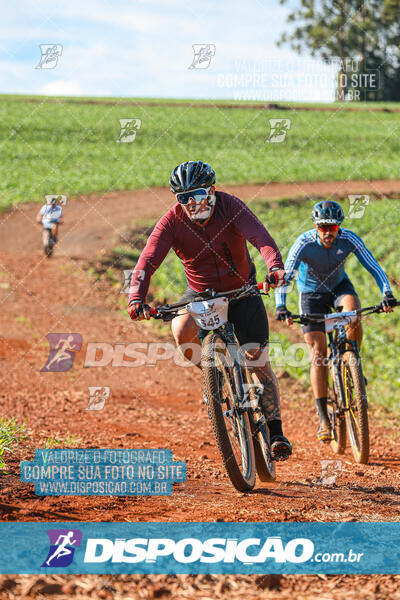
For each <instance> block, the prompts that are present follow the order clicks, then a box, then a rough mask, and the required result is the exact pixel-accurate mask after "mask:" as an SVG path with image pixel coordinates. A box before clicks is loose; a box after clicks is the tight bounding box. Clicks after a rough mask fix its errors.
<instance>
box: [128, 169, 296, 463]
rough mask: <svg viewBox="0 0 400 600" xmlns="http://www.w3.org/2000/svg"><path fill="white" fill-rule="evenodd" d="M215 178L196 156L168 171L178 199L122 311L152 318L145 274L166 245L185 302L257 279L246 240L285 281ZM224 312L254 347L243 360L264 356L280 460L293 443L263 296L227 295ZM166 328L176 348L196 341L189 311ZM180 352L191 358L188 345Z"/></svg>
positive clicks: (248, 215) (265, 397) (260, 234)
mask: <svg viewBox="0 0 400 600" xmlns="http://www.w3.org/2000/svg"><path fill="white" fill-rule="evenodd" d="M214 183H215V173H214V171H213V169H212V168H211V167H210V165H208V164H206V163H203V162H202V161H200V160H199V161H188V162H185V163H183V164H181V165H178V166H177V167H176V168H175V169H174V170H173V171H172V174H171V178H170V189H171V191H172V192H173V193H174V194H175V199H176V203H174V205H173V207H172V208H171V209H170V210H169V211H168V212H167V213H166V214H165V215H164V216H163V217H162V218H161V219H160V220H159V221H158V223H157V224H156V226H155V228H154V230H153V232H152V233H151V235H150V237H149V239H148V241H147V244H146V247H145V248H144V250H143V252H142V253H141V255H140V258H139V260H138V263H137V265H136V268H135V270H134V272H133V276H132V282H131V294H130V296H129V309H128V310H129V314H130V316H131V318H132V319H143V318H146V319H149V318H150V313H149V306H148V305H147V304H146V295H147V291H148V289H149V283H150V278H151V276H152V275H153V273H154V271H155V270H156V269H158V267H159V266H160V265H161V263H162V261H163V260H164V258H165V257H166V255H167V253H168V251H169V250H170V248H173V249H174V251H175V253H176V255H177V256H178V257H179V258H180V260H181V261H182V263H183V266H184V269H185V274H186V278H187V282H188V288H187V290H186V291H185V293H184V294H183V296H182V298H181V299H180V302H185V301H187V302H190V301H191V300H192V299H193V298H194V297H195V296H196V295H198V294H199V293H200V292H204V291H205V290H206V289H207V288H212V289H214V290H215V291H217V292H224V291H228V290H231V289H236V288H239V287H242V286H244V285H245V284H248V283H255V282H256V271H255V266H254V262H253V261H252V260H251V258H250V256H249V253H248V250H247V246H246V240H248V241H249V242H250V243H251V244H253V246H255V247H256V248H257V249H258V250H259V251H260V253H261V255H262V257H263V259H264V261H265V263H266V265H267V267H268V270H269V278H270V279H272V280H273V287H276V286H278V285H283V284H284V282H285V272H284V270H283V263H282V258H281V255H280V253H279V250H278V248H277V245H276V244H275V242H274V240H273V239H272V237H271V236H270V234H269V233H268V231H267V230H266V229H265V227H264V226H263V225H262V223H260V221H259V220H258V219H257V217H256V216H255V215H254V214H253V213H252V211H251V210H250V209H249V208H248V207H247V206H246V204H244V202H242V201H241V200H239V199H238V198H236V197H235V196H231V195H230V194H226V193H224V192H219V191H216V190H215V186H214ZM264 287H265V289H267V288H268V284H267V283H266V284H265V286H264ZM228 318H229V320H230V321H231V322H232V323H233V324H234V327H235V332H236V335H237V338H238V340H239V343H240V344H241V345H244V344H251V345H252V349H251V350H250V351H248V353H247V356H248V358H250V359H252V358H260V357H261V359H264V358H265V360H261V361H260V360H258V361H257V362H263V365H262V366H259V367H251V368H252V369H254V371H255V372H256V373H257V377H258V379H259V380H260V382H261V383H262V385H263V390H264V391H263V394H262V398H261V402H262V406H263V410H264V414H265V415H266V418H267V421H268V425H269V430H270V433H271V451H272V455H273V457H274V458H279V459H280V460H285V459H286V458H288V457H289V455H290V454H291V452H292V449H291V445H290V442H289V441H288V440H287V439H286V438H285V437H284V436H283V432H282V422H281V415H280V398H279V387H278V382H277V379H276V377H275V375H274V373H273V371H272V369H271V365H270V363H269V359H268V355H267V349H266V348H267V344H268V318H267V313H266V311H265V308H264V304H263V302H262V299H261V296H260V295H259V294H257V295H256V296H250V297H247V298H242V299H240V300H232V301H230V303H229V311H228ZM172 332H173V335H174V338H175V341H176V344H177V345H178V347H180V346H182V345H183V344H191V343H195V342H197V343H198V341H199V340H198V335H197V333H198V327H197V325H196V323H195V321H194V319H193V318H192V317H191V316H190V315H189V314H184V315H181V316H179V317H177V318H175V319H174V320H173V322H172ZM184 355H185V357H186V358H188V359H189V360H192V362H194V363H195V364H196V361H195V360H194V357H193V354H192V352H191V350H189V349H188V350H186V351H185V352H184Z"/></svg>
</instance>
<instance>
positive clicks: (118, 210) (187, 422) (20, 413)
mask: <svg viewBox="0 0 400 600" xmlns="http://www.w3.org/2000/svg"><path fill="white" fill-rule="evenodd" d="M394 183H395V182H391V183H390V186H391V185H392V184H394ZM399 183H400V182H397V184H399ZM375 184H376V182H374V186H375ZM301 185H303V184H301ZM309 185H310V184H309ZM322 185H323V186H330V185H333V184H321V186H322ZM336 185H340V184H336ZM379 185H381V186H382V187H381V189H383V187H384V184H383V183H382V184H379ZM315 187H316V188H317V186H315ZM230 189H232V188H230ZM321 189H322V188H321ZM323 189H325V188H323ZM341 189H343V186H342V188H341ZM234 190H235V193H239V191H238V188H234ZM254 191H255V190H254V189H253V187H252V186H249V187H247V188H246V190H244V189H243V190H241V196H242V197H245V198H251V197H253V196H254ZM359 191H361V190H359ZM362 191H364V190H362ZM244 192H247V193H244ZM307 193H309V192H307ZM318 193H322V192H321V191H319V192H318ZM262 197H267V192H266V191H265V189H264V190H263V192H262ZM167 198H169V199H170V196H168V194H167V192H166V191H165V190H162V191H160V190H157V191H156V192H155V193H154V192H150V191H146V192H141V191H138V192H124V193H121V194H118V193H113V194H108V195H106V196H104V197H99V196H97V197H95V196H92V197H89V198H81V199H79V200H77V201H74V202H71V203H70V204H69V205H68V206H67V209H66V211H65V214H66V216H65V219H66V225H65V226H64V229H62V230H61V240H60V243H59V245H58V246H57V247H56V250H55V255H54V257H53V258H52V259H51V260H48V259H45V258H44V257H43V256H42V253H41V249H40V243H41V239H40V231H39V229H38V228H37V227H36V226H34V225H32V218H33V217H34V215H35V213H36V211H37V208H38V207H37V205H36V206H24V207H23V208H22V209H21V210H20V209H15V210H14V211H12V212H10V213H6V214H5V215H3V221H2V225H3V226H2V227H1V233H2V235H1V239H0V304H1V308H2V310H1V313H0V323H1V332H2V334H1V338H0V378H1V383H2V386H1V391H0V398H1V407H2V414H4V415H5V416H7V417H12V416H17V417H18V420H19V421H22V420H23V419H24V418H27V424H28V427H29V429H30V431H31V434H32V439H31V440H29V441H27V442H24V443H22V444H21V445H20V446H19V447H18V449H17V450H16V454H15V455H14V456H12V457H11V458H9V455H8V457H7V462H8V465H9V470H8V473H7V475H3V476H2V488H1V490H0V514H1V519H2V520H3V521H215V520H217V519H218V520H225V521H304V520H307V521H353V520H354V521H397V520H398V519H399V515H400V502H399V496H398V492H397V489H398V485H399V482H400V468H399V465H400V443H399V441H398V440H396V439H395V437H394V436H393V435H392V430H391V429H388V428H385V429H384V428H383V427H378V426H377V425H376V424H375V423H373V438H372V451H371V460H370V464H369V465H368V466H358V465H355V464H354V462H353V460H352V458H351V457H350V454H349V452H347V454H346V455H345V456H344V457H343V470H342V472H341V474H340V476H339V478H338V480H337V484H336V485H335V486H333V487H326V486H321V485H317V484H316V480H317V479H318V477H319V476H320V473H321V467H320V460H321V459H324V458H333V456H332V454H331V451H330V449H329V448H326V447H321V445H320V444H319V443H318V442H317V440H316V438H315V426H316V419H315V414H314V409H313V407H312V399H311V396H310V393H309V392H308V391H305V390H304V389H303V388H302V386H301V384H300V383H298V382H295V381H293V380H292V379H290V378H288V377H286V376H285V374H283V375H282V376H281V378H280V384H281V392H282V398H283V402H282V404H283V419H284V425H285V431H286V435H288V437H289V438H290V439H291V440H292V441H293V444H294V454H293V457H292V458H291V459H290V460H289V461H287V462H286V463H284V464H279V465H278V468H277V472H278V480H277V482H276V483H274V484H268V485H262V484H258V485H257V487H256V489H255V491H254V493H252V494H250V495H244V494H239V493H238V492H236V491H235V490H234V489H233V488H232V486H231V484H230V482H229V480H228V478H227V476H226V475H225V473H224V470H223V468H222V466H221V460H220V457H219V454H218V451H217V448H216V445H215V441H214V439H213V435H212V430H211V425H210V423H209V421H208V418H207V415H206V411H205V408H204V406H203V404H202V400H201V397H202V393H201V377H200V373H199V372H198V371H197V370H196V369H193V368H182V367H178V366H176V365H175V364H174V363H173V362H172V361H171V360H169V361H161V362H159V363H158V364H157V366H156V367H148V368H143V367H142V368H123V367H114V368H113V367H102V368H83V361H84V356H85V350H86V344H87V342H89V341H90V342H94V341H97V342H108V343H110V344H113V345H114V344H115V343H117V342H118V343H126V344H128V343H130V342H132V341H159V340H160V338H159V337H157V336H156V334H155V333H154V330H153V329H152V328H151V327H149V326H148V324H142V323H132V322H131V321H129V320H128V318H127V316H126V315H125V314H122V313H121V312H119V311H118V309H117V301H118V299H119V298H121V296H119V294H118V291H119V290H116V289H115V288H112V287H111V285H110V284H109V283H108V282H106V281H97V282H95V281H94V280H93V279H91V278H90V277H89V276H88V274H87V268H86V264H87V263H86V261H87V259H88V258H93V257H95V256H96V255H98V253H99V252H101V251H102V249H103V251H104V252H105V251H106V250H109V248H110V247H112V244H114V243H115V242H116V239H117V238H118V236H119V235H120V233H121V230H122V229H123V228H124V226H126V225H129V218H128V221H127V219H126V216H125V215H124V207H125V210H126V208H127V207H128V206H129V207H131V210H130V213H129V214H130V215H131V217H130V218H131V219H132V220H133V219H134V218H135V217H136V218H137V217H138V216H139V215H140V217H143V216H148V217H150V216H152V217H157V216H158V215H159V214H161V212H163V211H164V210H166V208H167V206H168V200H167ZM150 199H152V201H151V202H150ZM86 209H87V210H86ZM78 217H80V220H79V219H78ZM178 294H179V291H178V290H177V296H178ZM270 316H271V325H272V329H273V331H276V330H277V328H276V326H275V323H274V322H273V321H272V313H270ZM48 332H77V333H80V334H81V335H82V338H83V342H84V344H83V349H82V350H81V351H80V352H79V353H77V356H76V359H75V364H74V366H73V368H72V370H71V371H69V372H67V373H46V374H44V373H41V372H40V369H41V368H42V366H43V365H44V364H45V360H46V357H47V350H48V344H47V340H46V338H45V336H46V334H47V333H48ZM273 335H274V334H273V333H272V339H273ZM297 335H298V339H299V340H300V336H299V334H297ZM164 340H171V336H170V335H169V334H165V335H164ZM91 385H106V386H109V387H110V388H111V397H110V399H109V400H108V401H107V403H106V406H105V408H104V410H102V411H99V412H90V411H86V410H85V407H86V406H87V402H88V397H89V394H88V386H91ZM369 393H370V400H371V404H373V386H372V385H370V386H369ZM67 434H74V435H76V436H77V437H78V440H79V441H78V442H77V444H76V447H81V448H83V447H106V448H107V447H108V448H162V447H167V448H170V449H171V450H172V451H173V455H174V459H175V460H184V461H186V463H187V481H186V483H184V484H175V485H174V491H173V494H172V495H171V496H169V497H168V496H167V497H135V498H118V497H116V498H112V497H111V498H109V497H103V498H101V497H100V498H99V497H97V498H90V497H83V498H75V497H72V498H69V497H38V496H35V494H34V491H33V485H32V484H25V483H21V482H20V480H19V461H20V460H31V459H32V458H33V452H34V449H35V448H40V447H43V442H44V438H46V437H48V436H51V437H57V438H62V439H64V438H65V436H66V435H67ZM377 439H382V440H384V441H385V443H384V444H379V445H378V444H377V443H376V440H377ZM126 577H127V579H121V578H106V577H95V576H91V577H85V576H82V577H68V576H64V577H61V576H55V577H42V576H41V577H31V576H19V577H12V578H7V577H1V578H0V586H1V585H2V586H3V588H2V589H3V591H2V595H1V597H9V598H14V597H33V596H35V595H37V594H38V593H42V594H46V593H50V591H48V592H46V591H45V590H42V588H43V586H46V585H50V583H51V584H54V585H56V584H58V585H59V592H57V593H59V594H61V593H64V591H63V590H64V587H63V586H65V585H67V583H68V585H73V586H78V588H79V586H80V585H81V587H80V588H79V589H78V588H76V589H75V588H74V590H75V591H74V590H72V589H71V590H70V593H69V595H74V596H75V597H82V598H83V597H92V598H97V597H98V598H114V597H115V598H133V597H143V598H153V597H163V594H164V595H165V597H174V598H175V597H184V595H185V594H186V593H190V596H192V597H196V598H197V597H199V598H200V597H203V598H206V597H207V598H208V597H217V598H220V597H221V598H222V597H224V596H225V595H226V594H229V595H230V596H231V595H232V594H233V593H239V592H240V593H241V594H243V593H244V595H245V597H246V598H252V597H256V596H257V597H258V598H259V597H265V598H270V597H274V598H289V597H291V598H304V597H307V598H314V597H315V598H322V597H324V598H338V599H339V598H342V597H343V598H344V597H346V598H349V597H350V598H355V597H357V598H380V597H382V598H386V597H389V596H390V597H391V598H396V597H397V596H396V595H395V593H394V590H395V589H396V586H397V584H398V581H399V579H398V578H397V577H375V576H374V577H370V578H365V577H364V578H362V577H355V578H354V581H356V582H357V583H352V582H353V579H351V578H350V577H329V578H322V579H321V578H318V577H316V576H313V577H294V576H290V577H283V578H282V580H281V584H280V585H281V587H282V591H281V592H279V593H278V591H277V590H275V591H274V592H269V591H268V590H267V589H265V590H264V591H260V586H261V587H262V585H261V583H260V582H258V583H257V582H256V579H257V578H256V577H233V576H229V577H225V578H224V577H211V578H208V579H207V578H205V577H204V576H199V577H193V578H186V579H185V577H183V576H179V577H176V578H174V577H168V576H153V577H149V578H139V577H134V576H129V577H128V576H126ZM8 580H11V581H12V582H13V583H7V581H8ZM121 581H125V583H124V585H123V591H124V593H126V594H127V595H126V596H125V595H120V592H119V591H118V590H119V589H120V587H119V586H120V584H121ZM82 582H83V583H82ZM84 582H86V583H84ZM107 582H108V583H107ZM143 582H145V586H144V588H143V585H144V584H143ZM14 584H15V585H14ZM7 586H9V587H7ZM85 586H86V587H85ZM104 586H106V587H104ZM113 586H114V589H115V590H116V592H115V593H117V592H118V594H117V595H115V594H114V592H113V591H112V590H111V588H112V587H113ZM139 588H140V590H142V591H140V590H139ZM196 588H197V589H196ZM47 589H48V590H49V589H50V588H47ZM334 589H335V591H334ZM356 589H357V595H355V590H356ZM379 589H380V590H381V592H379ZM79 590H80V592H79V594H81V595H79V594H78V591H79ZM85 590H86V591H85ZM110 590H111V591H110ZM143 590H144V591H143ZM157 590H158V591H157ZM162 590H166V591H165V592H164V591H162ZM185 590H186V591H185ZM361 590H362V591H361ZM72 592H73V594H72ZM54 593H55V592H54ZM121 593H122V592H121ZM132 593H135V594H138V595H137V596H136V595H135V596H133V595H132ZM270 593H271V594H273V595H270ZM16 594H18V595H16ZM129 594H131V595H129ZM171 594H172V595H171ZM324 594H328V595H324ZM380 594H382V595H380ZM67 595H68V594H67ZM60 597H61V596H60ZM185 597H187V596H185Z"/></svg>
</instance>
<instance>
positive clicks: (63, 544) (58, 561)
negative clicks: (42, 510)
mask: <svg viewBox="0 0 400 600" xmlns="http://www.w3.org/2000/svg"><path fill="white" fill-rule="evenodd" d="M47 535H48V536H49V540H50V548H49V552H48V554H47V557H46V560H45V561H44V563H43V564H42V565H41V566H42V567H68V565H70V564H71V563H72V560H73V558H74V553H75V548H78V547H79V546H80V545H81V541H82V532H81V531H80V530H79V529H48V530H47Z"/></svg>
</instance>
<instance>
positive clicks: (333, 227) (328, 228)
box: [317, 223, 339, 231]
mask: <svg viewBox="0 0 400 600" xmlns="http://www.w3.org/2000/svg"><path fill="white" fill-rule="evenodd" d="M317 229H318V230H319V231H338V229H339V225H338V224H337V223H335V224H333V225H317Z"/></svg>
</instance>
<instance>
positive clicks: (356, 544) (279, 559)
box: [0, 522, 400, 574]
mask: <svg viewBox="0 0 400 600" xmlns="http://www.w3.org/2000/svg"><path fill="white" fill-rule="evenodd" d="M0 527H1V529H0V532H1V534H2V539H3V540H4V541H5V540H6V541H7V551H6V552H2V553H1V554H0V573H2V574H29V573H38V574H40V573H76V574H77V573H82V574H84V573H85V574H86V573H104V574H106V573H115V574H118V573H137V574H141V573H143V574H144V573H160V574H161V573H170V574H178V573H190V574H197V573H213V574H219V573H236V574H239V573H243V574H263V573H283V574H285V573H286V574H289V573H292V574H312V573H326V574H341V573H348V574H355V573H366V574H379V573H382V574H392V573H400V523H79V522H74V523H15V522H14V523H1V524H0Z"/></svg>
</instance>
